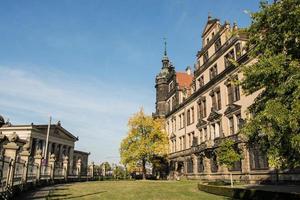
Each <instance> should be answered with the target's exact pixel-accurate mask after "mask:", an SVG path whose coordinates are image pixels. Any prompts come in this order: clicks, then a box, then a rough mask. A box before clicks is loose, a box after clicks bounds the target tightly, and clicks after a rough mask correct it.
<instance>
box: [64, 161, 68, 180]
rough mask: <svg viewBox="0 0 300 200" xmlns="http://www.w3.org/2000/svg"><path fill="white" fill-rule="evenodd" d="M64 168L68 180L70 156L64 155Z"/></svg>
mask: <svg viewBox="0 0 300 200" xmlns="http://www.w3.org/2000/svg"><path fill="white" fill-rule="evenodd" d="M63 170H64V177H65V180H67V179H68V171H69V158H68V156H65V157H64V160H63Z"/></svg>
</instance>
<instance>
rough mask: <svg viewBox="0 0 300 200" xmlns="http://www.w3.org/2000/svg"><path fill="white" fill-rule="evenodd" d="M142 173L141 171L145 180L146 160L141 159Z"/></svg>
mask: <svg viewBox="0 0 300 200" xmlns="http://www.w3.org/2000/svg"><path fill="white" fill-rule="evenodd" d="M142 173H143V180H146V160H144V159H143V160H142Z"/></svg>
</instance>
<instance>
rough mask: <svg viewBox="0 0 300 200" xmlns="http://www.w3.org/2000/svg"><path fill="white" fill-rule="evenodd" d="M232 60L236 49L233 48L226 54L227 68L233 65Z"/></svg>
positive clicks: (225, 62)
mask: <svg viewBox="0 0 300 200" xmlns="http://www.w3.org/2000/svg"><path fill="white" fill-rule="evenodd" d="M231 60H234V50H233V49H232V50H231V51H229V53H227V54H226V55H225V56H224V65H225V68H226V67H228V66H230V65H231Z"/></svg>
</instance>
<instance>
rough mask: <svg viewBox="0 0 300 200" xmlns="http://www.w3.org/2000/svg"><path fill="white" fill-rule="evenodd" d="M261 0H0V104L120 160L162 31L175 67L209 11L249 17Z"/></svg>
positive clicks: (150, 85)
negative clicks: (54, 124)
mask: <svg viewBox="0 0 300 200" xmlns="http://www.w3.org/2000/svg"><path fill="white" fill-rule="evenodd" d="M258 2H259V1H258V0H243V1H241V0H149V1H144V0H118V1H117V0H57V1H54V0H52V1H38V0H35V1H29V0H23V1H1V2H0V41H1V42H0V44H1V45H0V72H1V76H0V85H1V87H0V96H1V97H0V114H2V115H4V117H5V118H9V119H10V121H11V122H12V123H13V124H29V123H31V122H34V123H35V124H44V123H47V120H48V119H47V118H48V116H49V115H50V114H51V115H52V116H53V118H54V121H55V122H56V121H58V120H61V122H62V125H63V126H64V127H65V128H66V129H68V130H70V131H71V132H72V133H73V134H74V135H76V136H79V142H77V143H76V148H77V149H79V150H84V151H90V152H91V159H90V160H93V161H95V162H96V163H100V162H102V161H109V162H118V160H119V158H118V157H119V152H118V149H119V143H120V141H121V140H122V138H124V137H125V135H126V132H127V119H128V117H130V116H131V115H132V114H133V113H134V112H136V111H138V109H139V108H140V107H141V106H143V107H144V109H145V111H146V112H147V113H149V114H150V113H151V112H153V111H154V108H155V89H154V81H155V75H156V74H157V73H158V72H159V70H160V67H161V58H162V53H163V37H166V38H167V41H168V55H169V57H170V59H171V61H172V62H173V64H174V66H175V67H176V69H177V70H184V69H185V68H186V66H188V65H190V66H193V63H194V62H195V55H196V52H197V51H198V50H199V49H200V48H201V33H202V30H203V28H204V25H205V23H206V20H207V15H208V13H209V12H210V13H211V15H212V16H213V17H217V18H220V20H221V22H222V23H223V22H224V20H229V21H230V22H231V23H232V22H233V21H237V23H238V25H239V26H241V27H246V26H248V25H249V24H250V17H249V14H247V12H246V10H247V11H256V10H257V9H258Z"/></svg>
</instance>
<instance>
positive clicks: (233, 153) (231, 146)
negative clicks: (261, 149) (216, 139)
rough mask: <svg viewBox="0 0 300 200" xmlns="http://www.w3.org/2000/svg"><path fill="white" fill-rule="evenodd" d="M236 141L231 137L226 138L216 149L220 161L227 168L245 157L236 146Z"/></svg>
mask: <svg viewBox="0 0 300 200" xmlns="http://www.w3.org/2000/svg"><path fill="white" fill-rule="evenodd" d="M235 145H236V144H235V142H234V141H233V140H231V139H224V140H223V141H222V142H221V144H220V146H219V147H218V149H217V150H216V153H217V157H218V162H219V163H220V164H221V165H225V166H226V167H227V168H232V167H233V166H234V164H235V163H236V162H238V161H240V160H241V159H242V158H243V157H242V155H241V154H240V153H239V152H238V150H237V148H235V147H236V146H235ZM230 182H231V187H233V180H232V173H230Z"/></svg>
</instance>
